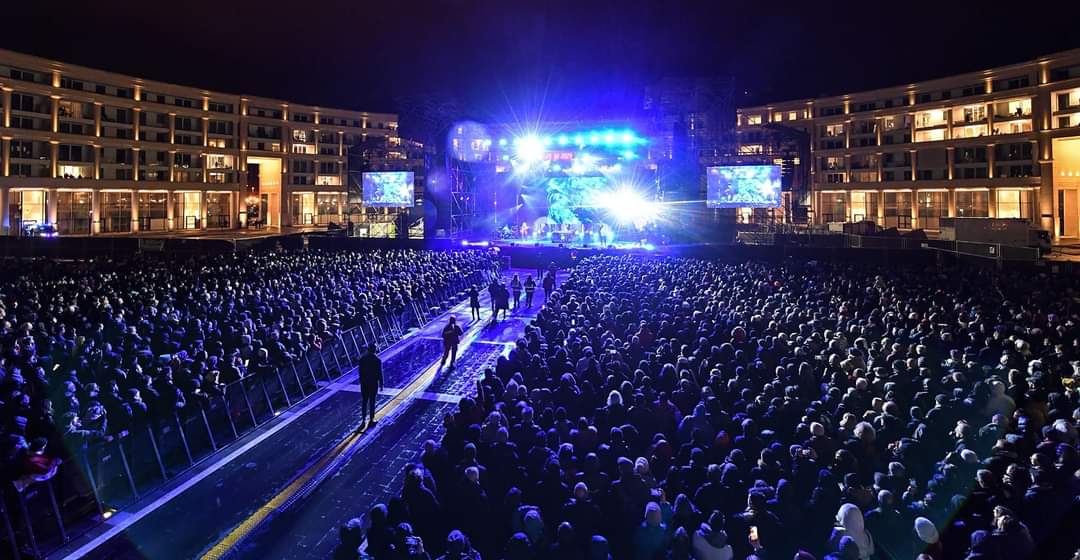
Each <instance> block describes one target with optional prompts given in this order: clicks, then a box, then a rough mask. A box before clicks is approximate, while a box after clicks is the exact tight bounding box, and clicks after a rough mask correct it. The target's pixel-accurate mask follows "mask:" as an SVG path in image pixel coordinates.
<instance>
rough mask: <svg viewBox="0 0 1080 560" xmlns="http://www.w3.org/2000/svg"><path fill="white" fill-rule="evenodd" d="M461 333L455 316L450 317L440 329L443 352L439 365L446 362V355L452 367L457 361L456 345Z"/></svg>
mask: <svg viewBox="0 0 1080 560" xmlns="http://www.w3.org/2000/svg"><path fill="white" fill-rule="evenodd" d="M462 334H464V333H463V332H462V330H461V327H459V326H458V324H457V317H450V321H449V322H448V323H447V324H446V326H445V327H443V330H442V339H443V354H442V361H440V362H439V367H443V365H445V364H446V358H447V356H449V357H450V367H451V368H453V367H454V362H455V361H457V347H458V344H459V343H460V342H461V335H462Z"/></svg>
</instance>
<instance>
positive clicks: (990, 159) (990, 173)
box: [986, 144, 997, 179]
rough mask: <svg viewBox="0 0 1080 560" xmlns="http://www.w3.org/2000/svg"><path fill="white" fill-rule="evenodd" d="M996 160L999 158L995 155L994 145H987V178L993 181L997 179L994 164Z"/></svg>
mask: <svg viewBox="0 0 1080 560" xmlns="http://www.w3.org/2000/svg"><path fill="white" fill-rule="evenodd" d="M996 159H997V158H996V156H995V155H994V145H993V144H989V145H987V146H986V176H987V177H989V178H991V179H993V178H994V177H995V175H996V174H995V173H994V162H995V160H996Z"/></svg>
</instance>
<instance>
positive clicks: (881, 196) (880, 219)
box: [877, 190, 885, 226]
mask: <svg viewBox="0 0 1080 560" xmlns="http://www.w3.org/2000/svg"><path fill="white" fill-rule="evenodd" d="M884 223H885V191H883V190H879V191H878V192H877V224H878V225H879V226H880V225H882V224H884Z"/></svg>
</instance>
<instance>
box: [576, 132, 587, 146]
mask: <svg viewBox="0 0 1080 560" xmlns="http://www.w3.org/2000/svg"><path fill="white" fill-rule="evenodd" d="M574 144H575V145H577V146H584V145H585V137H584V136H582V135H580V134H576V135H574Z"/></svg>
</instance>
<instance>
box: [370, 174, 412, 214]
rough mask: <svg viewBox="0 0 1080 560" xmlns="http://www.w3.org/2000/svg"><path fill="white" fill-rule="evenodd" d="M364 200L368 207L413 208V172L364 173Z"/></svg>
mask: <svg viewBox="0 0 1080 560" xmlns="http://www.w3.org/2000/svg"><path fill="white" fill-rule="evenodd" d="M363 200H364V204H365V205H367V206H385V207H408V206H412V205H413V202H414V201H413V172H412V171H381V172H371V173H364V175H363Z"/></svg>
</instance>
